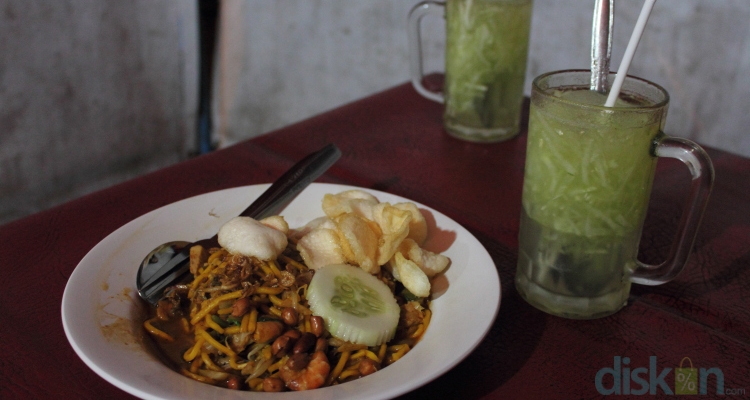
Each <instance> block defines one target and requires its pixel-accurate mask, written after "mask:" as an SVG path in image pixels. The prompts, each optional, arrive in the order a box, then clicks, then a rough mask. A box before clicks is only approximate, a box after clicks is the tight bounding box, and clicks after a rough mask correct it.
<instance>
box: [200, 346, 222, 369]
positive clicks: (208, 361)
mask: <svg viewBox="0 0 750 400" xmlns="http://www.w3.org/2000/svg"><path fill="white" fill-rule="evenodd" d="M201 359H202V360H203V364H204V365H205V366H206V368H208V369H210V370H212V371H219V372H223V370H222V369H221V368H219V366H218V365H216V364H214V362H213V360H211V357H210V356H209V355H208V353H206V352H205V351H201Z"/></svg>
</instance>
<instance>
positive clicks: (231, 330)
mask: <svg viewBox="0 0 750 400" xmlns="http://www.w3.org/2000/svg"><path fill="white" fill-rule="evenodd" d="M240 332H242V327H241V326H236V325H235V326H230V327H228V328H224V334H225V335H234V334H235V333H240Z"/></svg>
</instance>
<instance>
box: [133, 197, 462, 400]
mask: <svg viewBox="0 0 750 400" xmlns="http://www.w3.org/2000/svg"><path fill="white" fill-rule="evenodd" d="M322 203H323V204H322V208H323V211H324V213H325V216H322V217H320V218H316V219H314V220H312V221H310V222H309V223H308V224H306V225H304V226H302V227H300V228H298V229H290V228H289V226H288V224H287V222H286V221H285V220H284V218H283V217H281V216H273V217H269V218H266V219H263V220H260V221H256V220H254V219H251V218H248V217H237V218H234V219H232V220H230V221H229V222H227V223H226V224H225V225H224V226H222V227H221V229H220V230H219V234H218V241H219V245H220V247H215V248H203V247H201V246H194V247H192V248H191V249H190V272H191V273H192V278H191V280H190V281H188V282H185V283H183V284H179V285H175V286H173V287H171V288H168V289H167V290H165V294H164V296H163V298H162V299H161V300H160V301H159V302H158V304H157V306H156V307H151V308H150V315H149V317H148V318H147V320H146V321H145V322H144V323H143V326H144V328H145V330H146V331H147V332H148V333H149V334H150V336H151V337H152V338H153V339H154V340H153V342H154V343H155V347H156V348H157V350H158V352H159V353H160V355H161V356H162V358H163V359H164V360H165V362H166V363H168V364H169V365H170V367H172V368H173V369H175V370H176V371H179V372H180V373H181V374H183V375H185V376H187V377H189V378H191V379H194V380H196V381H200V382H204V383H207V384H211V385H216V386H221V387H226V388H230V389H237V390H249V391H265V392H281V391H288V390H308V389H315V388H319V387H324V386H331V385H338V384H342V383H345V382H348V381H351V380H354V379H357V378H360V377H362V376H366V375H369V374H372V373H374V372H376V371H378V370H380V369H382V368H385V367H387V366H388V365H390V364H392V363H394V362H397V361H398V360H399V359H400V358H401V357H403V356H404V355H405V354H406V353H407V352H408V351H409V350H410V349H412V348H413V347H414V346H415V345H416V344H417V342H419V340H420V339H421V337H422V335H423V334H424V332H425V330H426V329H427V327H428V325H429V323H430V317H431V311H430V289H431V284H430V279H431V278H432V277H434V276H435V275H437V274H439V273H441V272H442V271H443V270H444V269H445V268H446V267H447V266H448V265H449V263H450V260H449V259H448V258H447V257H445V256H443V255H441V254H436V253H433V252H430V251H429V250H426V249H423V248H422V246H423V244H424V242H425V240H426V238H427V235H428V232H427V224H426V221H425V219H424V217H423V216H422V214H421V212H420V211H419V210H418V209H417V207H416V206H415V205H414V204H413V203H397V204H390V203H381V202H379V201H378V200H377V198H375V197H374V196H372V195H371V194H369V193H367V192H365V191H361V190H349V191H345V192H341V193H338V194H335V195H334V194H327V195H325V196H324V198H323V201H322Z"/></svg>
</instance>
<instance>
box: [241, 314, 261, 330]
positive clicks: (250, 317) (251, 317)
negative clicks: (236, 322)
mask: <svg viewBox="0 0 750 400" xmlns="http://www.w3.org/2000/svg"><path fill="white" fill-rule="evenodd" d="M257 322H258V310H257V309H255V308H253V309H252V311H250V314H245V316H244V317H242V332H248V333H253V332H255V325H256V324H257Z"/></svg>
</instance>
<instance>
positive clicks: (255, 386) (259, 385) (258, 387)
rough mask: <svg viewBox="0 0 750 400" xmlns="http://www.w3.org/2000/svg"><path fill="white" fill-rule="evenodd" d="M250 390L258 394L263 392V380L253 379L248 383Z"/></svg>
mask: <svg viewBox="0 0 750 400" xmlns="http://www.w3.org/2000/svg"><path fill="white" fill-rule="evenodd" d="M247 384H248V386H250V388H251V389H252V390H254V391H256V392H260V391H262V390H263V378H253V379H250V382H248V383H247Z"/></svg>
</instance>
